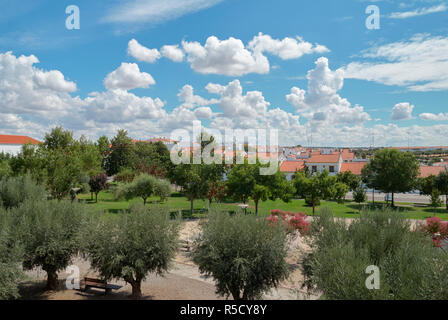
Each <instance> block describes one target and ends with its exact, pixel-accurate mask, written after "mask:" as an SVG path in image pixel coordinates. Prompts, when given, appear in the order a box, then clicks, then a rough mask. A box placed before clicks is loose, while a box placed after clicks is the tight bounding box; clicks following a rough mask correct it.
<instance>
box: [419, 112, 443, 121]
mask: <svg viewBox="0 0 448 320" xmlns="http://www.w3.org/2000/svg"><path fill="white" fill-rule="evenodd" d="M419 117H420V119H422V120H429V121H448V113H439V114H435V113H422V114H420V116H419Z"/></svg>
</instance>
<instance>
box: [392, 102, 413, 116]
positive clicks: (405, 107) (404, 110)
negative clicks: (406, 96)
mask: <svg viewBox="0 0 448 320" xmlns="http://www.w3.org/2000/svg"><path fill="white" fill-rule="evenodd" d="M412 110H414V106H413V105H411V104H410V103H409V102H401V103H397V104H396V105H395V106H394V107H393V108H392V116H391V119H392V120H410V119H412Z"/></svg>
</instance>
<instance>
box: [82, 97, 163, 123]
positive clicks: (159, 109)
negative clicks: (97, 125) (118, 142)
mask: <svg viewBox="0 0 448 320" xmlns="http://www.w3.org/2000/svg"><path fill="white" fill-rule="evenodd" d="M85 101H86V103H87V107H86V116H87V118H88V119H93V120H95V121H98V122H105V123H108V122H115V123H127V122H134V121H135V120H137V119H160V118H163V117H165V115H166V112H165V110H164V109H163V107H164V105H165V103H164V102H163V101H162V100H160V99H159V98H156V99H152V98H150V97H138V96H136V95H135V94H133V93H130V92H127V91H125V90H109V91H105V92H101V93H98V92H94V93H91V94H90V96H89V97H87V98H86V99H85Z"/></svg>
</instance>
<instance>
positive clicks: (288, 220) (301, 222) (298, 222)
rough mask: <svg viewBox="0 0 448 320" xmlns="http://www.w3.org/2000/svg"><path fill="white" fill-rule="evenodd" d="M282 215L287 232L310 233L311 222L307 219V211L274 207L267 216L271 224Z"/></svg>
mask: <svg viewBox="0 0 448 320" xmlns="http://www.w3.org/2000/svg"><path fill="white" fill-rule="evenodd" d="M280 216H281V218H282V220H281V221H282V223H283V224H284V226H285V229H286V231H287V232H294V231H299V233H300V234H302V235H304V234H308V233H309V231H310V224H309V222H307V221H306V217H307V215H306V213H304V212H297V213H296V212H291V211H282V210H278V209H274V210H271V215H270V216H269V217H268V218H267V221H268V222H269V224H270V225H273V224H276V223H277V222H278V221H279V217H280Z"/></svg>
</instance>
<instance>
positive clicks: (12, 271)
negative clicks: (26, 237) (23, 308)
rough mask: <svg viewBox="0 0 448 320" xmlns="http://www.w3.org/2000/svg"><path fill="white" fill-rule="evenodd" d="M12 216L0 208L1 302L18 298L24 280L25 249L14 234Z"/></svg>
mask: <svg viewBox="0 0 448 320" xmlns="http://www.w3.org/2000/svg"><path fill="white" fill-rule="evenodd" d="M11 218H12V217H11V214H10V212H9V211H6V210H4V209H2V208H0V300H5V299H11V298H17V297H18V296H19V290H18V284H19V282H20V281H21V280H22V279H24V273H23V271H22V269H21V268H20V264H21V263H22V259H23V248H22V247H21V246H20V244H19V241H18V237H17V236H16V234H15V233H14V228H13V224H12V223H13V221H12V219H11Z"/></svg>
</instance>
